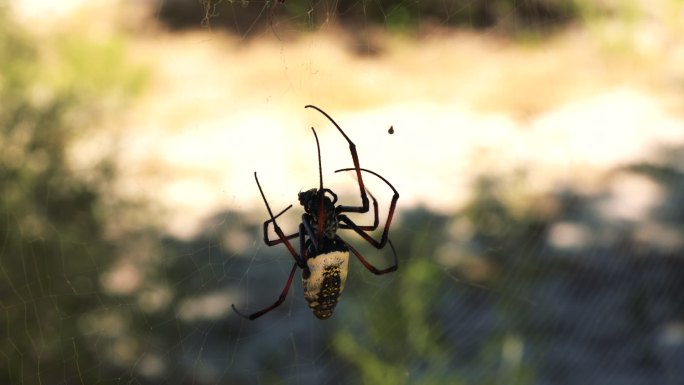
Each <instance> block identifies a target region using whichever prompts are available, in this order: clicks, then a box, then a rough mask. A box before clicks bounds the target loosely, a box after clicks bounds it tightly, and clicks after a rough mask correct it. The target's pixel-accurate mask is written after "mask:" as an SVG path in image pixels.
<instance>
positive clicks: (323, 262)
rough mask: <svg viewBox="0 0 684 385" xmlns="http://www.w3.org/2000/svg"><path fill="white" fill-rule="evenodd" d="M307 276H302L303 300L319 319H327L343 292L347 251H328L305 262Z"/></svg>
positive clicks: (347, 257) (347, 260) (347, 262)
mask: <svg viewBox="0 0 684 385" xmlns="http://www.w3.org/2000/svg"><path fill="white" fill-rule="evenodd" d="M306 264H307V266H308V273H309V274H308V277H306V276H307V274H304V275H303V276H302V283H303V285H304V298H306V302H307V303H308V304H309V307H310V308H311V310H312V311H313V313H314V315H315V316H316V317H317V318H319V319H326V318H329V317H330V316H331V315H332V313H333V310H334V309H335V306H336V305H337V300H338V298H339V297H340V294H342V290H344V283H345V282H346V280H347V270H348V265H349V251H346V250H342V251H330V252H327V253H323V254H319V255H317V256H315V257H312V258H309V259H308V260H307V261H306Z"/></svg>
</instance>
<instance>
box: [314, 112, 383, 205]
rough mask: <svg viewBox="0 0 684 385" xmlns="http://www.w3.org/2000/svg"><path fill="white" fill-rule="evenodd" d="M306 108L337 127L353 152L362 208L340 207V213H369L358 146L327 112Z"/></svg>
mask: <svg viewBox="0 0 684 385" xmlns="http://www.w3.org/2000/svg"><path fill="white" fill-rule="evenodd" d="M304 108H313V109H315V110H317V111H318V112H320V113H321V114H323V115H324V116H325V117H326V118H328V120H330V121H331V122H332V124H334V125H335V127H336V128H337V130H338V131H340V133H341V134H342V136H344V138H345V139H346V140H347V142H348V143H349V152H351V156H352V161H353V162H354V170H356V179H357V181H358V182H359V193H360V194H361V206H338V210H339V211H338V212H347V213H349V212H351V213H367V212H368V209H369V202H368V196H367V195H366V188H365V187H364V185H363V178H362V177H361V167H360V166H359V155H358V154H357V153H356V145H355V144H354V142H352V141H351V139H349V137H348V136H347V134H345V133H344V131H342V128H340V126H339V125H338V124H337V122H335V120H333V118H331V117H330V115H328V114H327V113H326V112H325V111H323V110H321V109H320V108H318V107H316V106H314V105H311V104H309V105H306V106H304Z"/></svg>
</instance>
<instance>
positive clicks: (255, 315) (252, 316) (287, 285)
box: [230, 263, 297, 320]
mask: <svg viewBox="0 0 684 385" xmlns="http://www.w3.org/2000/svg"><path fill="white" fill-rule="evenodd" d="M296 270H297V264H296V263H295V264H293V265H292V270H290V276H289V277H288V278H287V283H285V287H284V288H283V291H281V292H280V296H279V297H278V299H277V300H276V301H275V303H274V304H273V305H271V306H269V307H267V308H265V309H263V310H259V311H258V312H255V313H252V314H250V315H245V314H243V313H241V312H239V311H238V309H237V308H236V307H235V305H234V304H231V305H230V306H231V307H232V308H233V310H234V311H235V312H236V313H238V314H239V315H240V316H242V317H243V318H247V319H248V320H255V319H257V318H259V317H261V316H262V315H264V314H266V313H268V312H269V311H271V310H273V309H275V308H277V307H278V306H280V305H281V304H282V303H283V301H285V298H286V297H287V292H288V291H289V290H290V286H292V278H294V273H295V271H296Z"/></svg>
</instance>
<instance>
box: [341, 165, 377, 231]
mask: <svg viewBox="0 0 684 385" xmlns="http://www.w3.org/2000/svg"><path fill="white" fill-rule="evenodd" d="M362 170H363V169H362ZM366 193H368V195H369V196H370V198H371V200H372V201H373V224H372V225H364V226H359V228H360V229H361V230H369V231H373V230H375V229H377V228H378V224H379V222H380V220H379V219H378V201H377V199H375V197H374V196H373V194H371V192H370V191H368V190H366ZM339 228H340V229H351V227H349V226H347V225H346V224H344V223H340V224H339Z"/></svg>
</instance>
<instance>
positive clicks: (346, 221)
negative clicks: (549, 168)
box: [335, 168, 399, 249]
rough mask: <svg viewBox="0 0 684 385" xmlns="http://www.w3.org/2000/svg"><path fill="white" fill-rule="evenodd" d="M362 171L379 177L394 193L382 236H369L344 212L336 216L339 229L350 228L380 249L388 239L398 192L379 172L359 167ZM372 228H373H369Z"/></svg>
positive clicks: (344, 169) (349, 169)
mask: <svg viewBox="0 0 684 385" xmlns="http://www.w3.org/2000/svg"><path fill="white" fill-rule="evenodd" d="M351 170H355V168H343V169H340V170H336V171H335V172H340V171H351ZM360 170H362V171H364V172H367V173H370V174H373V175H375V176H376V177H378V178H380V179H381V180H382V181H383V182H385V183H386V184H387V185H388V186H389V187H390V188H391V189H392V191H393V192H394V195H393V196H392V203H390V208H389V213H388V214H387V220H386V221H385V228H384V229H383V231H382V236H381V237H380V240H379V241H378V240H375V239H374V238H373V237H371V236H370V235H369V234H368V233H367V232H366V229H364V228H363V227H362V226H359V225H357V224H356V223H354V222H353V221H352V220H351V219H350V218H349V217H348V216H346V215H344V214H340V215H339V216H338V218H339V220H340V228H341V229H351V230H354V231H355V232H356V233H357V234H359V235H360V236H361V237H362V238H363V239H365V240H366V241H367V242H368V243H370V244H371V245H373V246H374V247H375V248H377V249H381V248H383V247H385V244H386V243H387V240H388V239H389V237H388V236H389V229H390V225H391V224H392V218H393V217H394V209H395V208H396V206H397V200H399V192H398V191H397V189H395V188H394V186H392V184H391V183H390V182H389V181H388V180H387V179H385V178H383V177H382V176H381V175H380V174H378V173H376V172H374V171H371V170H367V169H365V168H362V169H360ZM371 230H374V229H371Z"/></svg>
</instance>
